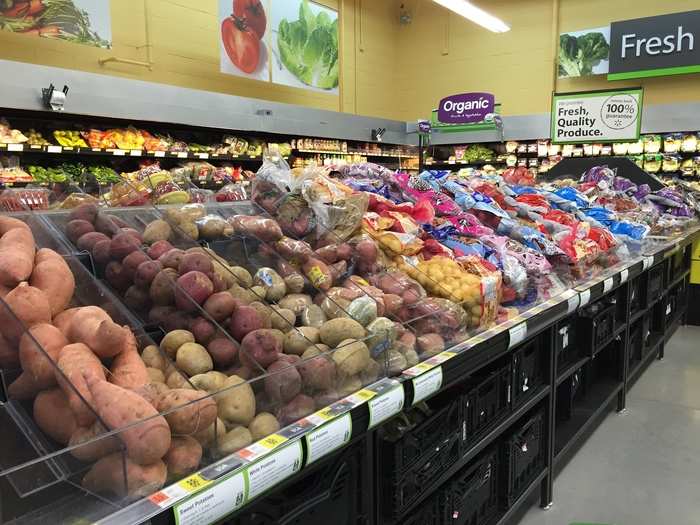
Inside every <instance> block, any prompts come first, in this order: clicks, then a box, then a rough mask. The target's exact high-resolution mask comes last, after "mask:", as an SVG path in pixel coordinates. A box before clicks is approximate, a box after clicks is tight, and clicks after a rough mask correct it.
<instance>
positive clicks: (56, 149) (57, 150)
mask: <svg viewBox="0 0 700 525" xmlns="http://www.w3.org/2000/svg"><path fill="white" fill-rule="evenodd" d="M46 151H47V153H61V151H63V148H62V147H61V146H47V147H46Z"/></svg>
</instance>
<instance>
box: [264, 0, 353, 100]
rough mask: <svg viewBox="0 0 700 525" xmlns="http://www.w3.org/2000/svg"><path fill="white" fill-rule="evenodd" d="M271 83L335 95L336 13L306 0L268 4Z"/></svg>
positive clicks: (337, 69) (274, 0)
mask: <svg viewBox="0 0 700 525" xmlns="http://www.w3.org/2000/svg"><path fill="white" fill-rule="evenodd" d="M270 3H271V5H270V32H271V33H272V34H271V35H270V48H271V49H272V57H271V60H272V67H271V69H272V82H274V83H276V84H284V85H286V86H293V87H298V88H304V89H311V90H314V91H321V92H325V93H334V94H337V93H338V83H339V70H340V62H339V58H338V12H337V11H336V10H335V9H331V8H329V7H325V6H322V5H319V4H317V3H315V2H312V1H310V0H270Z"/></svg>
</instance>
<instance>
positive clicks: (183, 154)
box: [177, 151, 188, 159]
mask: <svg viewBox="0 0 700 525" xmlns="http://www.w3.org/2000/svg"><path fill="white" fill-rule="evenodd" d="M187 155H188V153H187V152H186V151H178V152H177V158H178V159H186V158H187Z"/></svg>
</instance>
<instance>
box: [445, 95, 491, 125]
mask: <svg viewBox="0 0 700 525" xmlns="http://www.w3.org/2000/svg"><path fill="white" fill-rule="evenodd" d="M494 108H495V97H494V96H493V94H491V93H460V94H459V95H452V96H449V97H445V98H443V99H442V100H441V101H440V105H439V106H438V121H439V122H441V123H443V124H470V123H474V122H483V121H484V120H486V116H487V115H489V114H493V113H494V111H495V109H494Z"/></svg>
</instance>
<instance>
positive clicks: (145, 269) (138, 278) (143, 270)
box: [134, 261, 163, 289]
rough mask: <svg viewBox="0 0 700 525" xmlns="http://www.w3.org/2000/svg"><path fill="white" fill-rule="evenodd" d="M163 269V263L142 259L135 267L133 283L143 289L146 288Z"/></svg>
mask: <svg viewBox="0 0 700 525" xmlns="http://www.w3.org/2000/svg"><path fill="white" fill-rule="evenodd" d="M162 269H163V265H162V264H160V262H158V261H144V262H142V263H141V264H139V265H138V267H137V268H136V273H134V284H135V285H136V286H139V287H141V288H144V289H148V288H149V287H150V286H151V283H152V282H153V279H155V277H156V275H158V272H160V271H161V270H162Z"/></svg>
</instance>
